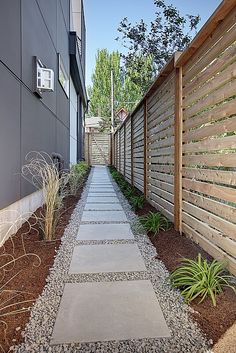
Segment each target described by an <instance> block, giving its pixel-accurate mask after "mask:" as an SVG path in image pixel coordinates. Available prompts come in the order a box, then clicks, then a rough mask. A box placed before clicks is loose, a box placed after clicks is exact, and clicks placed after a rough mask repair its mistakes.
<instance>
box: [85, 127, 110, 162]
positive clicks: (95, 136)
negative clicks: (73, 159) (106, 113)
mask: <svg viewBox="0 0 236 353" xmlns="http://www.w3.org/2000/svg"><path fill="white" fill-rule="evenodd" d="M85 160H86V162H87V163H88V164H89V165H109V164H111V134H108V133H101V132H87V133H86V136H85Z"/></svg>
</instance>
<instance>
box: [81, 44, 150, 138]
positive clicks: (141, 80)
mask: <svg viewBox="0 0 236 353" xmlns="http://www.w3.org/2000/svg"><path fill="white" fill-rule="evenodd" d="M152 66H153V58H152V57H151V56H147V57H146V58H145V57H142V56H140V55H136V56H134V57H133V59H132V64H131V62H130V63H129V64H127V66H123V67H122V65H121V58H120V54H119V53H118V52H112V53H111V54H109V52H108V50H107V49H101V50H98V52H97V55H96V66H95V70H94V73H93V75H92V86H90V87H88V94H89V98H90V108H89V115H90V116H91V115H93V116H100V117H102V123H101V130H102V131H103V130H108V129H109V128H110V126H111V70H113V74H114V109H115V111H117V110H119V109H120V108H125V109H126V110H128V111H132V110H133V108H134V107H135V105H136V104H137V103H138V101H139V100H140V98H141V97H142V95H143V93H144V92H145V90H147V88H148V86H149V85H150V83H151V82H152V80H153V77H152V75H153V67H152ZM118 123H119V121H115V125H117V124H118Z"/></svg>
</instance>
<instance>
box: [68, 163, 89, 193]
mask: <svg viewBox="0 0 236 353" xmlns="http://www.w3.org/2000/svg"><path fill="white" fill-rule="evenodd" d="M87 171H88V165H87V164H86V163H85V162H79V163H77V164H74V165H72V167H71V170H70V174H69V188H70V194H71V195H74V196H76V195H77V192H78V190H79V188H80V186H81V185H82V183H83V181H84V177H85V175H86V173H87Z"/></svg>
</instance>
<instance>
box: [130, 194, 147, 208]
mask: <svg viewBox="0 0 236 353" xmlns="http://www.w3.org/2000/svg"><path fill="white" fill-rule="evenodd" d="M144 202H145V197H144V196H142V195H140V196H132V197H131V199H130V203H131V205H132V206H133V208H134V209H135V210H138V209H142V208H143V206H144Z"/></svg>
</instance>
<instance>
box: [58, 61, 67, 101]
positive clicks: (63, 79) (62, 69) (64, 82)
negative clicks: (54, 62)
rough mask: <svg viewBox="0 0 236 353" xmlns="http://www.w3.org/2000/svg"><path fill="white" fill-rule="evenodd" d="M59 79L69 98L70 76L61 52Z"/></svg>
mask: <svg viewBox="0 0 236 353" xmlns="http://www.w3.org/2000/svg"><path fill="white" fill-rule="evenodd" d="M58 81H59V82H60V84H61V86H62V88H63V90H64V92H65V94H66V96H67V98H69V76H68V75H67V72H66V69H65V66H64V63H63V61H62V58H61V55H60V54H58Z"/></svg>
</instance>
